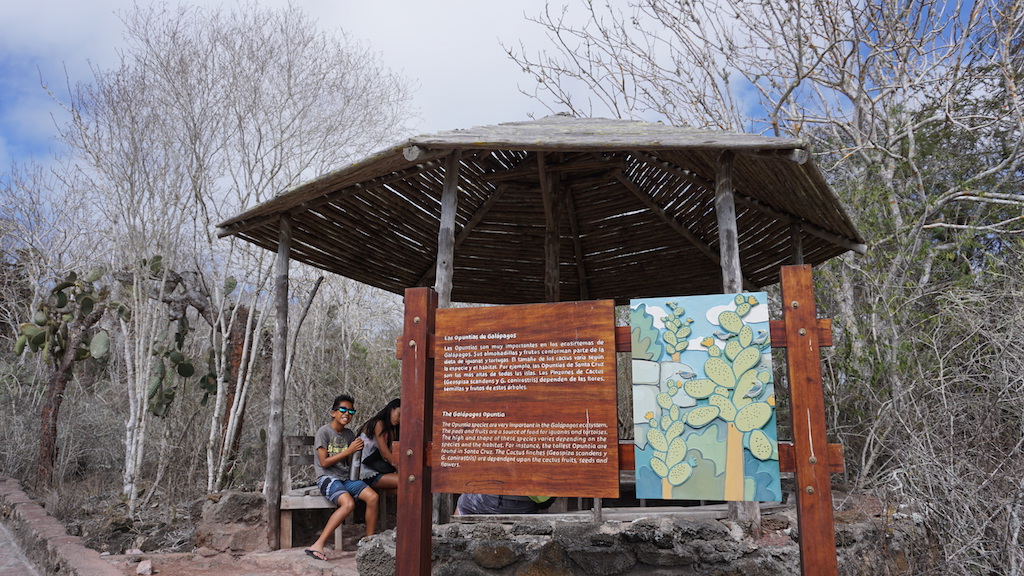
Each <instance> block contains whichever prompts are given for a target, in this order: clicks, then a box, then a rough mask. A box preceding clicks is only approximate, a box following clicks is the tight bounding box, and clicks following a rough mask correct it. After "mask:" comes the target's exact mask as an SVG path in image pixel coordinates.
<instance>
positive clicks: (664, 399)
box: [657, 392, 673, 410]
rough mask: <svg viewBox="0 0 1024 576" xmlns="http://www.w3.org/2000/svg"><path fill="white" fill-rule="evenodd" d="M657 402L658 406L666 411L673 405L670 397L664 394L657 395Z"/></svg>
mask: <svg viewBox="0 0 1024 576" xmlns="http://www.w3.org/2000/svg"><path fill="white" fill-rule="evenodd" d="M657 401H658V406H661V407H662V408H664V409H665V410H668V409H669V408H671V407H672V404H673V402H672V397H671V396H669V395H668V394H666V393H664V392H662V393H661V394H658V398H657Z"/></svg>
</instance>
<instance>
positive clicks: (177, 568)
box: [104, 548, 359, 576]
mask: <svg viewBox="0 0 1024 576" xmlns="http://www.w3.org/2000/svg"><path fill="white" fill-rule="evenodd" d="M104 558H106V559H107V561H108V562H110V563H111V564H113V565H114V566H115V567H117V568H118V569H119V570H121V572H122V573H124V574H125V576H136V575H137V574H140V573H141V572H140V571H139V569H140V567H141V566H142V562H144V561H147V560H148V561H150V562H151V563H152V572H150V573H151V574H157V575H159V576H313V575H320V576H358V575H359V572H358V571H357V570H356V551H355V550H344V551H334V550H327V561H326V562H324V561H323V560H316V559H314V558H311V557H309V556H307V555H306V553H305V551H304V548H291V549H289V550H277V551H275V552H250V553H248V554H244V555H241V556H233V555H231V554H224V553H221V554H217V555H214V556H209V557H205V556H202V555H200V554H188V553H174V554H125V555H116V556H115V555H110V556H105V557H104Z"/></svg>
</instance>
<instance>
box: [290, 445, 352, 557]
mask: <svg viewBox="0 0 1024 576" xmlns="http://www.w3.org/2000/svg"><path fill="white" fill-rule="evenodd" d="M315 457H316V453H315V451H314V450H313V437H312V436H285V438H284V456H283V462H282V467H281V470H282V473H281V548H291V547H292V512H293V511H295V510H319V509H324V508H327V509H332V510H333V509H334V508H337V506H335V505H334V504H332V503H331V502H330V501H329V500H327V498H325V497H324V495H323V494H321V493H320V489H319V488H317V487H316V484H313V485H311V486H302V487H299V488H292V478H293V477H294V476H298V475H299V474H298V473H299V472H300V470H301V469H300V468H298V467H300V466H306V467H307V468H306V470H310V469H312V466H313V458H315ZM315 480H316V479H315V478H314V479H313V480H311V481H312V482H315ZM349 518H351V516H349ZM341 529H342V527H341V526H338V529H337V530H335V531H334V549H335V550H341V549H342V532H341Z"/></svg>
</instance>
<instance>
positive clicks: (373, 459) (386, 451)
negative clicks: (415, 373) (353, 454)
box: [359, 398, 402, 490]
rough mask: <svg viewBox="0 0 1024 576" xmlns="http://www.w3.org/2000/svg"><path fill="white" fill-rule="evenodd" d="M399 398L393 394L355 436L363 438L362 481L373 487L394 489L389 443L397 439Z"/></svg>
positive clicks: (399, 413)
mask: <svg viewBox="0 0 1024 576" xmlns="http://www.w3.org/2000/svg"><path fill="white" fill-rule="evenodd" d="M401 405H402V400H401V398H395V399H394V400H392V401H391V402H388V403H387V405H386V406H384V408H381V410H380V412H377V414H375V415H374V416H373V417H372V418H370V419H369V420H367V421H366V424H363V428H362V430H361V431H360V434H359V438H360V439H362V441H363V472H362V478H363V479H364V481H365V482H366V483H367V484H369V485H370V486H373V487H374V489H376V490H397V489H398V473H397V472H398V470H397V469H396V468H395V466H394V461H395V458H394V454H393V453H392V452H391V445H392V443H393V442H394V441H395V440H398V431H399V427H400V426H399V423H400V421H401V415H402V408H401Z"/></svg>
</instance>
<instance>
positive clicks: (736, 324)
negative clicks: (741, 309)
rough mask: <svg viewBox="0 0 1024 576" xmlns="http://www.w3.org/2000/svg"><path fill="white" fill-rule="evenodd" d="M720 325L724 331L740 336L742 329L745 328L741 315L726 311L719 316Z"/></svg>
mask: <svg viewBox="0 0 1024 576" xmlns="http://www.w3.org/2000/svg"><path fill="white" fill-rule="evenodd" d="M718 325H719V326H721V327H722V329H723V330H727V331H729V332H732V333H733V334H739V333H740V329H741V328H743V320H742V319H741V318H740V315H739V314H737V313H735V312H733V311H732V310H726V311H724V312H722V313H721V314H719V315H718Z"/></svg>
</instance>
